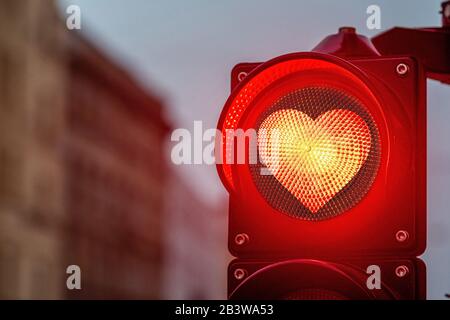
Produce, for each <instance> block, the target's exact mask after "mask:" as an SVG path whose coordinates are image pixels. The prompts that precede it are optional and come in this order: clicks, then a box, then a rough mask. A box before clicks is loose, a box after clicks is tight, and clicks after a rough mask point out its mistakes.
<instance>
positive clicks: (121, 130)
mask: <svg viewBox="0 0 450 320" xmlns="http://www.w3.org/2000/svg"><path fill="white" fill-rule="evenodd" d="M72 4H75V5H78V6H79V7H80V9H81V21H82V25H81V26H82V27H81V30H69V29H68V28H67V27H66V18H67V17H68V14H67V12H66V9H67V7H68V6H69V5H72ZM371 4H377V5H379V6H380V7H381V17H382V18H381V19H382V20H381V21H382V28H381V30H368V29H367V27H366V18H367V14H366V8H367V7H368V6H369V5H371ZM439 8H440V1H439V0H427V1H423V0H404V1H395V2H394V1H387V0H377V1H372V0H370V1H366V0H363V1H351V0H343V1H332V0H328V1H326V0H319V1H298V0H297V1H289V0H285V1H266V0H263V1H257V0H251V1H250V0H249V1H242V0H241V1H238V0H230V1H206V0H193V1H182V0H178V1H163V0H152V1H145V0H133V1H121V0H59V1H52V0H40V1H35V0H0V298H38V299H47V298H55V299H64V298H74V299H77V298H94V299H95V298H125V299H132V298H143V299H147V298H149V299H165V298H169V299H220V298H225V294H226V268H227V264H228V262H229V261H230V259H231V257H230V256H229V254H228V250H227V240H226V230H227V210H228V204H227V194H226V192H225V190H224V188H223V187H222V185H221V183H220V181H219V178H218V177H217V173H216V169H215V166H211V165H210V166H208V165H184V166H175V165H173V164H172V163H171V161H170V149H171V143H170V135H171V132H172V130H174V129H176V128H180V127H182V128H187V129H192V127H193V121H194V120H202V121H203V125H204V127H205V128H214V127H215V126H216V123H217V120H218V117H219V114H220V111H221V109H222V106H223V104H224V102H225V100H226V98H227V95H228V94H229V73H230V71H231V68H232V67H233V66H234V65H235V64H236V63H238V62H243V61H265V60H267V59H270V58H272V57H275V56H278V55H281V54H284V53H288V52H294V51H308V50H310V49H311V48H312V47H314V46H315V45H316V44H317V43H318V42H319V41H320V40H322V39H323V38H324V37H325V36H326V35H328V34H332V33H335V32H336V31H337V29H338V28H339V27H340V26H343V25H352V26H355V27H356V28H357V30H358V31H359V32H360V33H362V34H365V35H367V36H369V37H371V36H373V35H375V34H377V33H379V32H381V31H383V30H387V29H389V28H391V27H393V26H396V25H401V26H406V27H419V26H439V25H440V15H439V13H438V10H439ZM449 101H450V87H448V86H447V87H446V86H444V85H442V84H439V83H437V82H434V81H429V86H428V110H429V113H428V148H429V153H428V168H429V169H428V179H429V180H428V247H427V251H426V253H425V255H424V257H422V258H423V259H424V260H425V262H426V264H427V268H428V279H427V280H428V297H429V298H432V299H443V298H444V294H445V293H446V292H450V212H449V210H448V207H449V200H448V199H449V197H448V195H449V194H450V166H449V163H450V144H449V143H448V140H449V138H450V126H449V125H448V121H450V102H449ZM72 264H75V265H79V266H80V268H81V271H82V290H73V291H69V290H67V288H66V278H67V274H66V267H67V266H69V265H72Z"/></svg>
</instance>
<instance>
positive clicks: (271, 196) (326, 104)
mask: <svg viewBox="0 0 450 320" xmlns="http://www.w3.org/2000/svg"><path fill="white" fill-rule="evenodd" d="M257 128H258V153H259V160H260V161H259V163H258V164H257V165H251V166H250V167H251V172H252V176H253V179H254V181H255V183H256V186H257V188H258V190H259V191H260V193H261V194H262V195H263V196H264V197H265V198H266V200H267V201H268V202H269V203H270V204H271V205H272V206H273V207H274V208H276V209H277V210H281V211H282V212H285V213H287V214H289V215H292V216H295V217H299V218H303V219H306V220H323V219H327V218H331V217H333V216H336V215H339V214H341V213H343V212H345V211H346V210H348V209H349V208H351V207H353V206H354V205H355V204H357V203H358V202H359V201H360V200H361V199H362V197H363V196H364V195H365V194H366V193H367V191H368V190H369V188H370V186H371V185H372V183H373V180H374V177H375V175H376V173H377V170H378V166H379V162H380V142H379V134H378V130H377V128H376V125H375V123H374V120H373V119H372V117H371V116H370V114H369V113H368V111H367V108H365V107H364V106H363V105H362V104H361V103H360V102H359V101H358V100H357V99H356V98H354V97H352V96H350V95H348V94H347V93H345V92H342V91H340V90H337V89H331V88H320V87H318V88H316V87H312V88H304V89H300V90H297V91H294V92H291V93H289V94H287V95H286V96H284V97H282V98H281V99H279V100H278V101H277V102H276V103H275V104H274V105H273V106H270V107H269V108H268V109H267V111H265V112H264V113H263V114H262V115H261V116H260V118H259V120H258V124H257Z"/></svg>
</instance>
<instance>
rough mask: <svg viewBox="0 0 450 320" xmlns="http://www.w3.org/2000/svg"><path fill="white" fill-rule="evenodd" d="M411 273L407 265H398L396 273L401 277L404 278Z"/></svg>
mask: <svg viewBox="0 0 450 320" xmlns="http://www.w3.org/2000/svg"><path fill="white" fill-rule="evenodd" d="M408 273H409V269H408V267H407V266H405V265H401V266H398V267H397V268H395V275H396V276H397V277H399V278H403V277H404V276H406V275H407V274H408Z"/></svg>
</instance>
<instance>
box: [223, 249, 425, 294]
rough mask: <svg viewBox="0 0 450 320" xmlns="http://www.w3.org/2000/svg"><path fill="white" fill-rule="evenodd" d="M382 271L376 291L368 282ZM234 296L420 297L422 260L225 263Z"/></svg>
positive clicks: (311, 260) (423, 266) (230, 289)
mask: <svg viewBox="0 0 450 320" xmlns="http://www.w3.org/2000/svg"><path fill="white" fill-rule="evenodd" d="M374 265H376V266H378V267H379V268H380V270H381V283H380V289H373V288H372V289H371V287H369V286H367V282H368V281H369V282H371V279H370V278H369V276H370V273H369V274H368V273H367V270H369V271H371V270H372V269H371V266H374ZM228 273H229V275H230V276H229V277H228V297H229V298H230V299H232V300H248V299H257V300H422V299H425V297H426V281H425V264H424V263H423V262H422V261H421V260H420V259H415V258H412V259H369V260H368V259H358V258H356V259H355V258H354V259H347V260H345V259H340V260H334V261H330V260H314V259H292V260H281V261H273V260H252V261H246V260H239V259H237V260H234V261H233V262H231V264H230V266H229V270H228Z"/></svg>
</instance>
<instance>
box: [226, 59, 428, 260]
mask: <svg viewBox="0 0 450 320" xmlns="http://www.w3.org/2000/svg"><path fill="white" fill-rule="evenodd" d="M402 68H404V69H405V70H403V69H402ZM403 72H404V73H403ZM243 74H247V76H246V77H245V78H244V79H242V81H240V82H238V81H239V77H240V76H241V77H242V75H243ZM232 79H233V83H234V84H236V86H235V87H234V89H233V91H232V94H231V96H230V98H229V99H228V101H227V103H226V104H225V107H224V109H223V112H222V115H221V118H220V121H219V125H218V127H219V129H221V130H223V132H225V131H227V130H230V129H239V128H241V129H243V130H244V131H245V130H247V129H251V128H253V129H255V130H257V131H258V130H261V128H262V127H264V126H265V127H264V128H269V129H270V125H272V127H277V129H279V130H281V131H283V130H284V131H287V133H286V134H285V136H287V137H286V138H285V140H286V141H287V142H285V144H288V143H289V142H290V141H292V140H309V141H306V142H305V146H301V145H300V146H296V148H297V149H295V150H294V151H292V148H291V150H287V151H284V150H279V153H280V154H283V152H285V153H287V155H285V156H284V157H285V158H286V159H284V158H283V155H281V156H280V158H281V159H280V160H279V162H280V164H279V165H280V170H279V172H278V173H275V174H273V173H272V172H269V174H266V175H264V174H261V172H262V170H263V169H264V167H265V164H264V163H262V162H265V163H267V162H268V160H267V155H266V159H264V155H263V156H262V157H261V153H264V152H265V153H267V154H269V147H270V146H265V145H264V143H267V141H264V140H263V139H260V138H259V139H258V153H259V155H260V157H259V158H263V159H262V161H261V159H258V161H257V163H256V164H249V163H244V164H234V163H232V164H227V163H226V161H225V163H224V164H219V165H218V169H219V173H220V175H221V178H222V181H223V183H224V184H225V186H226V187H227V189H228V191H229V192H230V209H229V249H230V252H231V253H232V254H233V255H235V256H237V257H262V256H266V257H273V256H280V257H283V256H284V257H299V256H300V257H305V256H314V257H320V256H325V257H333V256H353V255H367V256H394V257H395V256H417V255H420V254H421V253H422V252H423V251H424V248H425V241H426V199H425V195H426V110H425V109H426V107H425V77H424V75H423V70H422V69H421V67H420V64H419V63H418V62H417V61H416V60H415V59H414V58H411V57H407V56H400V57H381V56H372V57H366V58H359V57H358V58H350V59H348V58H347V59H345V60H344V59H342V58H339V57H336V56H332V55H328V54H322V53H317V52H308V53H294V54H289V55H285V56H281V57H277V58H275V59H272V60H270V61H268V62H266V63H261V64H258V63H250V64H249V63H243V64H238V65H237V66H236V67H235V68H234V69H233V71H232ZM283 112H284V113H286V114H284V115H282V114H281V113H283ZM230 117H231V118H230ZM302 117H303V118H302ZM274 118H275V119H274ZM230 119H233V120H235V121H230ZM237 119H238V120H237ZM302 119H303V120H302ZM270 121H271V122H272V124H267V123H269V122H270ZM277 121H278V123H277ZM296 126H300V127H298V128H297V127H296ZM321 126H323V127H321ZM308 130H309V131H312V133H308ZM299 132H300V133H299ZM318 132H319V134H318ZM324 132H326V134H324ZM330 132H331V133H330ZM333 132H334V133H333ZM280 134H281V135H282V134H283V132H281V133H280ZM314 135H316V136H319V138H316V139H322V140H324V138H323V136H324V135H329V137H328V138H327V139H329V141H319V143H316V141H314V139H315V137H314ZM352 135H353V137H352ZM281 139H283V138H281ZM352 139H353V140H352ZM266 140H269V138H267V139H266ZM325 140H326V139H325ZM297 142H298V141H297ZM300 143H301V142H300ZM308 143H309V144H312V148H313V150H306V151H305V152H304V153H308V152H309V153H311V152H316V153H317V154H315V155H314V154H313V155H312V156H309V155H308V156H307V157H309V158H311V157H312V160H311V159H306V160H303V159H300V160H298V161H296V159H294V160H289V157H290V159H292V158H293V157H294V158H295V155H292V153H294V154H295V153H296V152H297V154H298V153H302V148H311V146H308V145H307V144H308ZM327 143H328V144H333V143H334V144H335V145H337V147H334V148H335V149H336V148H337V149H340V150H338V151H336V150H332V149H333V146H332V147H328V146H327ZM346 143H347V145H346ZM247 144H248V143H247ZM279 144H280V145H281V148H283V147H284V146H283V141H281V142H280V143H279ZM232 147H233V148H237V143H235V144H234V145H233V146H232ZM284 148H285V149H289V147H288V146H286V147H284ZM314 148H317V149H318V150H317V151H316V150H314ZM229 149H230V145H229V144H228V145H227V144H225V143H224V149H223V152H224V154H227V153H229V152H230V150H229ZM330 149H331V151H330ZM342 149H344V151H341V150H342ZM346 149H350V150H347V151H346ZM299 150H300V151H299ZM232 151H233V152H236V153H237V152H239V150H232ZM249 151H250V149H249V147H248V146H247V148H246V149H245V152H246V157H247V158H249V154H248V153H249ZM289 152H291V154H289ZM339 152H341V153H343V155H339ZM314 156H315V158H314ZM333 157H334V158H333ZM327 161H328V162H330V163H331V164H328V163H327ZM333 161H334V163H333ZM308 162H309V163H308ZM321 162H323V163H325V164H323V165H322V163H321ZM308 165H309V166H310V167H311V168H309V167H308ZM314 165H316V166H319V168H318V169H314ZM321 165H322V166H323V167H324V168H321V167H320V166H321ZM269 166H270V164H269ZM283 166H284V167H283ZM295 166H297V168H296V167H295ZM327 166H328V167H327ZM298 167H300V168H299V169H298ZM266 169H269V171H270V168H267V166H266ZM302 170H303V172H301V171H302ZM327 170H328V172H327ZM280 172H281V173H280ZM277 174H278V175H277ZM295 178H298V179H297V180H298V181H295ZM289 179H291V180H294V181H289ZM321 180H323V181H321ZM305 181H306V182H305ZM302 182H303V184H302ZM315 184H316V185H319V186H318V187H315ZM327 188H328V189H327Z"/></svg>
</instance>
